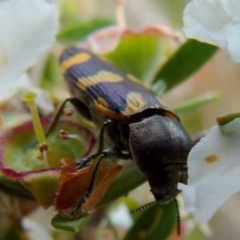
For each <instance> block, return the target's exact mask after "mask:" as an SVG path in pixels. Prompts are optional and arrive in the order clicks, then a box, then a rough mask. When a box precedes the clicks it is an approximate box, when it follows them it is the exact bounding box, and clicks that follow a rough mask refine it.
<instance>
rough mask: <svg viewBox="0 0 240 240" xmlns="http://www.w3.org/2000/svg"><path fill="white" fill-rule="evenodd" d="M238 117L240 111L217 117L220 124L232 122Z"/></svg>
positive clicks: (239, 116)
mask: <svg viewBox="0 0 240 240" xmlns="http://www.w3.org/2000/svg"><path fill="white" fill-rule="evenodd" d="M236 118H240V112H236V113H230V114H227V115H225V116H223V117H218V118H217V123H218V125H219V126H224V125H226V124H228V123H230V122H232V121H233V120H234V119H236Z"/></svg>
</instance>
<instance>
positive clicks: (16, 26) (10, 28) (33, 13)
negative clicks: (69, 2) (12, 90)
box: [0, 0, 58, 99]
mask: <svg viewBox="0 0 240 240" xmlns="http://www.w3.org/2000/svg"><path fill="white" fill-rule="evenodd" d="M57 17H58V16H57V9H56V6H55V5H54V4H51V3H48V2H46V1H45V0H9V1H5V2H2V3H0V99H2V96H1V93H2V92H3V93H5V94H6V89H9V87H10V84H11V85H12V86H14V81H16V80H17V79H18V78H19V77H20V75H21V74H22V73H23V72H24V70H26V69H27V68H28V67H29V66H30V65H31V64H33V63H34V61H36V58H37V56H38V55H39V54H40V53H41V52H43V51H44V50H46V49H47V48H48V47H50V46H51V45H52V44H53V42H54V39H55V34H56V31H57V28H58V20H57ZM8 84H9V86H7V85H8Z"/></svg>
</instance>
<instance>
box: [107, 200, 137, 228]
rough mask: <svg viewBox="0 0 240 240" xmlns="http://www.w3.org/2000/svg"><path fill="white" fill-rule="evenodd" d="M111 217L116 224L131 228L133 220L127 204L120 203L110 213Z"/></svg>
mask: <svg viewBox="0 0 240 240" xmlns="http://www.w3.org/2000/svg"><path fill="white" fill-rule="evenodd" d="M109 218H110V220H111V222H112V223H113V224H114V225H117V226H121V227H124V228H126V229H128V228H130V227H131V226H132V224H133V220H132V218H131V215H130V214H129V211H128V209H127V207H126V205H125V204H121V205H119V206H118V207H117V208H116V209H115V210H114V211H112V212H111V213H110V214H109Z"/></svg>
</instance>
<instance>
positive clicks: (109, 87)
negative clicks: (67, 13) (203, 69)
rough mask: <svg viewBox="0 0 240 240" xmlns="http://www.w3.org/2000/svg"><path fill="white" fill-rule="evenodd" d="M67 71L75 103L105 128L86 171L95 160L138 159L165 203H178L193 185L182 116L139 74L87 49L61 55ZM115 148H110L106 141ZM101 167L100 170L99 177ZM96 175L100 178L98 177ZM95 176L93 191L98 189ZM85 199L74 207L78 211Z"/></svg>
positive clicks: (189, 144) (188, 141)
mask: <svg viewBox="0 0 240 240" xmlns="http://www.w3.org/2000/svg"><path fill="white" fill-rule="evenodd" d="M60 68H61V72H62V74H63V76H64V79H65V80H66V83H67V85H68V87H69V90H70V93H71V95H72V97H71V98H69V99H67V100H65V102H64V104H63V105H62V108H63V107H64V105H65V103H66V102H67V101H69V102H71V103H72V104H73V105H74V107H75V108H76V109H77V111H79V112H80V114H82V115H83V116H84V117H85V118H87V119H88V120H90V121H92V122H94V123H95V124H96V125H97V126H98V127H99V129H100V135H99V149H98V151H97V153H95V154H93V155H92V156H88V157H85V158H83V159H81V160H80V161H79V162H78V164H77V167H78V168H79V169H80V168H82V167H84V166H85V165H86V164H87V163H88V162H89V161H91V160H92V159H93V158H98V159H99V160H98V163H97V164H96V166H98V165H99V164H100V161H101V160H102V159H103V158H105V157H106V158H109V159H113V158H116V159H119V158H121V159H132V160H134V161H135V162H136V164H137V166H138V168H139V169H140V171H141V172H142V173H143V174H144V175H145V176H146V178H147V180H148V182H149V185H150V188H151V192H152V194H153V195H154V197H155V199H156V201H157V202H159V203H165V202H168V201H170V200H171V199H173V198H174V197H175V196H176V195H177V194H178V193H179V192H180V191H179V190H178V189H177V185H178V183H179V182H180V183H184V184H187V179H188V167H187V156H188V153H189V151H190V149H191V148H192V140H191V138H190V137H189V135H188V134H187V132H186V130H185V129H184V128H183V126H182V125H181V123H180V120H179V118H178V117H177V116H176V115H175V114H174V113H173V112H172V111H171V110H170V109H169V108H168V107H167V106H166V104H165V103H164V102H163V101H162V100H161V99H160V98H158V97H157V96H156V94H154V93H153V92H152V91H150V90H149V89H147V88H146V87H144V86H143V85H142V84H141V83H140V82H139V81H138V80H137V79H136V78H135V77H134V76H132V75H131V74H128V73H125V72H124V71H122V70H120V69H119V68H117V67H116V66H115V65H113V64H112V63H110V62H109V61H107V60H104V59H103V58H100V57H98V56H97V55H95V54H93V53H91V52H90V51H87V50H85V49H81V48H77V47H70V48H68V49H66V50H65V51H64V52H63V54H62V55H61V57H60ZM106 136H108V137H109V139H110V141H111V146H110V147H109V148H107V149H104V141H105V137H106ZM96 171H97V169H95V175H96ZM93 176H94V175H93ZM94 181H95V179H94V177H93V179H92V181H91V183H90V186H89V188H88V194H86V197H88V195H89V194H90V193H91V192H92V191H93V188H94ZM83 202H84V199H81V200H80V201H79V202H78V204H76V206H75V208H74V209H73V213H74V212H76V211H77V210H78V208H79V206H80V205H81V204H82V203H83Z"/></svg>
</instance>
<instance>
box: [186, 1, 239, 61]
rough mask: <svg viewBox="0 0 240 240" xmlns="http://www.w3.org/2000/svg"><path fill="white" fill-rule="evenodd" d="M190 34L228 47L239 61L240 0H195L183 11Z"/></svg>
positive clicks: (188, 33)
mask: <svg viewBox="0 0 240 240" xmlns="http://www.w3.org/2000/svg"><path fill="white" fill-rule="evenodd" d="M183 30H184V32H185V34H186V36H187V37H189V38H195V39H197V40H199V41H203V42H207V43H210V44H213V45H216V46H218V47H220V48H223V49H225V50H226V53H227V55H228V57H229V58H230V59H231V60H233V61H240V38H239V36H240V4H239V1H238V0H193V1H192V2H190V3H189V4H188V5H187V6H186V8H185V10H184V29H183Z"/></svg>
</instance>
